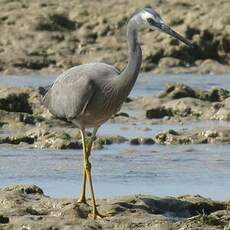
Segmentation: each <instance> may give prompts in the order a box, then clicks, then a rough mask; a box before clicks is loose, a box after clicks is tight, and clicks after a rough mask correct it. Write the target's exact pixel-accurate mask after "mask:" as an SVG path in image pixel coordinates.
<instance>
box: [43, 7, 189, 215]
mask: <svg viewBox="0 0 230 230" xmlns="http://www.w3.org/2000/svg"><path fill="white" fill-rule="evenodd" d="M142 27H145V28H150V29H151V30H155V29H158V30H160V31H161V32H164V33H166V34H168V35H171V36H172V37H174V38H175V39H177V40H179V41H181V42H183V43H185V44H186V45H187V46H189V47H192V46H193V45H192V43H191V42H190V41H188V40H187V39H186V38H184V37H183V36H182V35H180V34H179V33H177V32H175V31H174V30H173V29H171V28H170V27H169V26H168V25H167V24H166V23H165V22H164V21H163V20H162V18H161V16H160V15H159V14H158V13H157V12H156V11H155V10H154V9H152V8H151V7H149V6H148V7H144V8H142V9H139V10H137V11H136V12H134V14H133V15H131V16H130V18H129V19H128V22H127V41H128V62H127V66H126V67H125V68H124V70H123V71H119V70H118V69H117V68H115V67H113V66H111V65H109V64H105V63H89V64H82V65H78V66H74V67H72V68H70V69H68V70H66V71H64V72H63V73H62V74H60V75H59V76H58V77H57V79H56V80H55V81H54V82H53V84H52V85H51V86H50V87H49V89H47V91H46V92H45V94H44V97H43V99H42V101H43V104H44V106H45V107H46V108H47V109H48V110H49V111H50V113H51V114H53V115H54V116H55V117H57V118H59V119H64V120H66V121H68V122H71V123H73V124H74V126H75V127H76V128H78V129H79V130H80V133H81V138H82V148H83V175H82V189H81V193H80V197H79V199H78V200H77V202H78V203H86V185H87V187H88V188H89V194H90V198H91V206H92V210H91V215H92V218H93V219H96V218H103V217H104V215H102V214H101V213H99V211H98V208H97V206H96V200H95V195H94V189H93V182H92V175H91V162H90V155H91V149H92V145H93V141H94V139H95V138H96V133H97V131H98V129H99V127H100V126H101V125H102V124H103V123H105V122H106V121H107V120H108V119H109V118H111V116H112V115H114V114H115V113H117V112H118V111H119V110H120V108H121V106H122V104H123V102H124V101H125V100H126V98H127V97H128V95H129V93H130V91H131V90H132V88H133V86H134V84H135V82H136V80H137V77H138V74H139V72H140V67H141V61H142V51H141V47H140V44H139V41H138V31H139V30H140V28H142ZM88 128H93V131H92V135H91V136H90V138H89V140H87V138H86V129H88Z"/></svg>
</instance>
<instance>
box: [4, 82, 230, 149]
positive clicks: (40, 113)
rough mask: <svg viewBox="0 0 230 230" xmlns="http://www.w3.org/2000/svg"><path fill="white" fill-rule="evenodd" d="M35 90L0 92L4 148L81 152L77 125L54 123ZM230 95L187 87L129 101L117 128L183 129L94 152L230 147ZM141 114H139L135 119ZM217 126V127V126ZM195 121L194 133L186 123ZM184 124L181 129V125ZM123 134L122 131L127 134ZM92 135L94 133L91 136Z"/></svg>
mask: <svg viewBox="0 0 230 230" xmlns="http://www.w3.org/2000/svg"><path fill="white" fill-rule="evenodd" d="M40 97H41V95H39V92H38V90H37V89H34V88H28V87H24V88H17V87H10V88H9V87H0V115H1V116H0V132H1V133H0V144H2V145H7V146H9V145H10V146H12V147H17V146H20V147H26V148H28V147H29V148H39V149H43V148H50V149H80V148H82V144H81V137H80V134H79V133H78V131H77V130H76V129H75V128H74V126H73V125H71V124H67V123H65V122H63V121H59V120H57V119H54V118H53V117H52V116H51V114H49V113H48V111H47V110H46V109H45V108H43V107H42V106H41V104H40ZM229 99H230V92H229V91H228V90H226V89H222V88H213V89H210V90H200V89H194V88H191V87H189V86H187V85H184V84H169V85H168V86H167V87H166V89H165V90H164V91H163V92H162V93H161V94H160V95H159V96H158V97H157V96H144V97H138V98H134V99H129V101H127V102H126V103H125V104H124V105H123V107H122V108H123V109H125V111H126V112H125V113H124V112H119V113H118V114H116V115H115V116H114V117H112V118H111V119H110V122H111V123H114V124H119V125H122V124H130V127H132V128H134V127H135V124H136V123H141V124H143V125H144V126H145V127H146V128H147V127H148V128H150V129H154V125H156V124H166V125H167V124H178V128H177V129H173V130H172V129H171V130H163V131H162V132H160V133H157V134H152V135H151V134H149V136H148V137H146V136H145V137H142V136H136V137H135V138H128V137H126V136H125V135H124V136H118V135H105V136H100V135H99V136H98V137H97V140H96V141H95V144H94V148H97V149H98V148H103V146H104V145H109V144H113V143H124V142H129V143H130V144H132V145H139V144H146V145H147V144H148V145H150V144H154V143H157V144H207V143H208V144H209V143H212V144H214V143H215V144H222V143H230V126H229V125H228V123H229V120H230V107H229V105H230V100H229ZM132 111H137V113H136V114H134V115H132V114H129V113H131V112H132ZM208 120H217V121H223V122H224V123H223V124H221V122H220V125H219V126H218V127H207V126H206V127H204V128H195V127H196V122H204V121H208ZM217 121H216V122H217ZM191 122H193V124H194V128H193V129H191V128H190V129H188V128H187V129H185V128H183V124H184V123H185V124H188V123H191ZM179 124H180V125H179ZM121 134H122V132H121ZM89 135H90V134H89Z"/></svg>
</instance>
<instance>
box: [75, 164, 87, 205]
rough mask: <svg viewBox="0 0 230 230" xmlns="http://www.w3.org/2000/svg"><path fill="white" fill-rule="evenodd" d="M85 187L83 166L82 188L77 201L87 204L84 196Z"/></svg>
mask: <svg viewBox="0 0 230 230" xmlns="http://www.w3.org/2000/svg"><path fill="white" fill-rule="evenodd" d="M85 188H86V171H85V167H83V176H82V190H81V194H80V197H79V199H78V200H77V203H83V204H87V202H86V198H85Z"/></svg>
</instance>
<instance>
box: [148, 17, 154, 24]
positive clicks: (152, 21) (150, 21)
mask: <svg viewBox="0 0 230 230" xmlns="http://www.w3.org/2000/svg"><path fill="white" fill-rule="evenodd" d="M147 22H148V23H149V24H150V25H154V24H155V21H154V20H153V19H152V18H147Z"/></svg>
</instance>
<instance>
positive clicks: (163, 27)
mask: <svg viewBox="0 0 230 230" xmlns="http://www.w3.org/2000/svg"><path fill="white" fill-rule="evenodd" d="M154 26H155V27H157V28H158V29H159V30H161V31H162V32H164V33H166V34H169V35H171V36H172V37H174V38H176V39H177V40H179V41H181V42H183V43H185V44H186V45H187V46H189V47H191V48H193V47H194V45H193V44H192V43H191V42H190V41H189V40H187V39H186V38H184V37H183V36H181V35H180V34H178V33H177V32H176V31H174V30H173V29H171V28H170V27H169V26H167V25H165V24H164V23H154Z"/></svg>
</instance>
